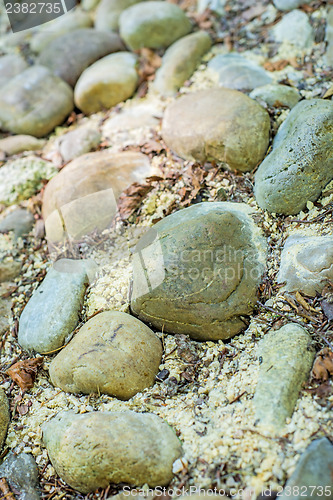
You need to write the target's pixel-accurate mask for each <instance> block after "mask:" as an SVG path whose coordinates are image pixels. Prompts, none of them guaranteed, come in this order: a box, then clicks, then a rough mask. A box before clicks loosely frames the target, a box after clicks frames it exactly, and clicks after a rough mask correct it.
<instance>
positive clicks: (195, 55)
mask: <svg viewBox="0 0 333 500" xmlns="http://www.w3.org/2000/svg"><path fill="white" fill-rule="evenodd" d="M211 45H212V40H211V38H210V36H209V35H208V33H206V32H205V31H197V32H196V33H191V34H190V35H187V36H184V37H183V38H180V39H179V40H177V41H176V42H175V43H173V44H172V45H171V46H170V47H169V48H168V49H167V50H166V52H165V54H164V56H163V59H162V66H161V67H160V68H159V69H158V70H157V72H156V76H155V80H154V82H153V88H154V89H155V90H157V91H158V92H159V93H160V94H162V95H173V94H175V93H176V92H177V90H178V89H179V88H180V87H181V86H182V85H183V83H184V82H185V81H186V80H188V78H190V77H191V76H192V74H193V73H194V71H195V69H196V67H197V66H198V64H199V63H200V61H201V59H202V57H203V56H204V54H205V53H206V52H208V50H209V49H210V47H211Z"/></svg>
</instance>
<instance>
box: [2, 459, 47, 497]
mask: <svg viewBox="0 0 333 500" xmlns="http://www.w3.org/2000/svg"><path fill="white" fill-rule="evenodd" d="M0 474H1V477H4V478H6V479H7V481H8V483H9V485H10V487H11V488H15V490H16V491H17V492H19V498H20V500H39V499H40V498H41V496H40V492H39V484H38V467H37V464H36V461H35V459H34V457H33V456H32V455H31V454H30V453H20V454H19V455H14V453H12V452H10V453H9V454H8V455H7V457H6V459H5V460H4V462H3V463H2V464H1V466H0Z"/></svg>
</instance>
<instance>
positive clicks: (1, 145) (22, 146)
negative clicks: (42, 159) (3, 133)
mask: <svg viewBox="0 0 333 500" xmlns="http://www.w3.org/2000/svg"><path fill="white" fill-rule="evenodd" d="M44 145H45V140H43V139H36V137H33V136H32V135H10V136H8V137H5V139H0V151H3V152H4V153H6V154H7V155H8V156H11V155H15V154H17V153H22V152H23V151H36V150H37V149H42V148H43V146H44Z"/></svg>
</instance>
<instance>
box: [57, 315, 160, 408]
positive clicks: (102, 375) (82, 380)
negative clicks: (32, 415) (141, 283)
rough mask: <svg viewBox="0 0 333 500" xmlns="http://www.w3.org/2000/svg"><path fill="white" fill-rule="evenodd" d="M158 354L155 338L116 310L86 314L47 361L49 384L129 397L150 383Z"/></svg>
mask: <svg viewBox="0 0 333 500" xmlns="http://www.w3.org/2000/svg"><path fill="white" fill-rule="evenodd" d="M161 358H162V345H161V341H160V340H159V338H158V337H157V336H156V335H155V333H154V332H152V331H151V330H150V329H149V328H148V326H146V325H145V324H144V323H142V322H141V321H139V320H138V319H136V318H133V316H131V315H129V314H126V313H123V312H119V311H104V312H102V313H100V314H97V315H96V316H94V317H93V318H91V319H90V320H89V321H88V322H87V323H86V324H85V325H84V326H83V327H82V328H81V329H80V330H79V332H78V333H77V334H76V335H75V337H74V338H73V340H71V342H70V343H69V344H68V345H67V346H66V347H65V348H64V349H63V350H62V351H61V352H60V353H59V354H58V355H57V356H56V357H55V358H54V360H53V361H52V363H51V365H50V377H51V381H52V383H53V385H55V386H56V387H60V388H61V389H62V390H63V391H66V392H73V393H77V392H82V393H84V394H92V393H95V394H97V393H98V394H99V393H101V394H110V395H111V396H116V397H117V398H119V399H129V398H131V397H132V396H134V394H136V393H137V392H140V391H143V389H145V388H146V387H149V386H151V385H153V384H154V382H155V377H156V375H157V373H158V368H159V365H160V363H161Z"/></svg>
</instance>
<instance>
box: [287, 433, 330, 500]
mask: <svg viewBox="0 0 333 500" xmlns="http://www.w3.org/2000/svg"><path fill="white" fill-rule="evenodd" d="M332 477H333V445H332V443H331V442H330V441H329V440H328V439H327V438H326V437H323V438H321V439H316V440H315V441H312V443H311V444H310V445H309V446H308V447H307V449H306V450H305V452H304V453H303V455H302V456H301V458H300V460H299V462H298V464H297V466H296V469H295V471H294V472H293V474H292V475H291V477H290V478H289V479H288V481H287V484H286V486H285V488H284V493H282V495H281V499H282V500H289V499H290V498H291V495H290V493H292V498H293V499H294V500H301V499H305V500H312V499H313V498H314V496H315V497H317V498H321V497H322V496H324V498H327V499H328V500H333V486H332Z"/></svg>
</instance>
